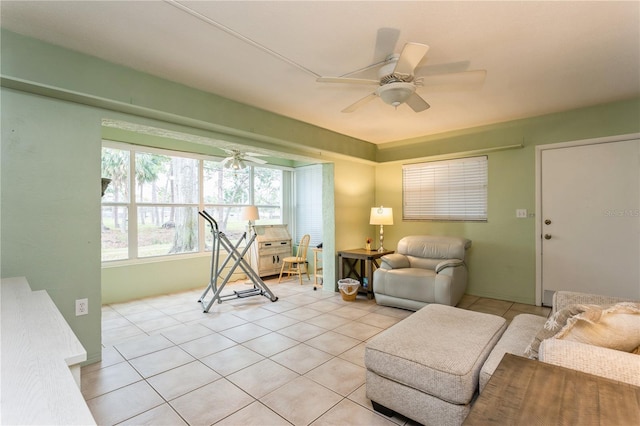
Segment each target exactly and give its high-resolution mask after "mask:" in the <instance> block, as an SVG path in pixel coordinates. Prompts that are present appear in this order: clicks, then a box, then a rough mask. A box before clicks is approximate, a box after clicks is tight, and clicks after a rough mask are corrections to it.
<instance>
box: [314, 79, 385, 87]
mask: <svg viewBox="0 0 640 426" xmlns="http://www.w3.org/2000/svg"><path fill="white" fill-rule="evenodd" d="M316 81H317V82H318V83H348V84H373V85H376V86H377V85H379V84H380V81H378V80H367V79H364V78H348V77H318V78H317V79H316Z"/></svg>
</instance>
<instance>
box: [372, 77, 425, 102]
mask: <svg viewBox="0 0 640 426" xmlns="http://www.w3.org/2000/svg"><path fill="white" fill-rule="evenodd" d="M415 91H416V86H415V85H414V84H412V83H403V82H396V83H389V84H385V85H384V86H380V87H379V88H378V89H377V90H376V94H377V95H378V96H380V98H381V99H382V100H383V101H384V102H385V103H387V104H389V105H391V106H394V107H396V108H397V107H398V105H401V104H403V103H405V102H406V101H407V99H409V97H410V96H411V95H413V93H414V92H415Z"/></svg>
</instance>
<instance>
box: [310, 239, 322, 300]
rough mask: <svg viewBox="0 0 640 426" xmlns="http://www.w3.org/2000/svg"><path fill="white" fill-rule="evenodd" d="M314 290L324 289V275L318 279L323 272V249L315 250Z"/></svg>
mask: <svg viewBox="0 0 640 426" xmlns="http://www.w3.org/2000/svg"><path fill="white" fill-rule="evenodd" d="M311 250H312V251H313V289H314V290H315V289H316V288H322V275H321V276H320V277H318V274H319V273H321V272H322V249H321V248H317V247H315V248H313V249H311Z"/></svg>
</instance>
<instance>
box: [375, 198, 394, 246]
mask: <svg viewBox="0 0 640 426" xmlns="http://www.w3.org/2000/svg"><path fill="white" fill-rule="evenodd" d="M369 224H370V225H380V247H378V251H379V252H383V251H384V247H383V246H382V243H383V241H384V228H383V226H384V225H393V209H392V208H391V207H382V206H380V207H371V216H369Z"/></svg>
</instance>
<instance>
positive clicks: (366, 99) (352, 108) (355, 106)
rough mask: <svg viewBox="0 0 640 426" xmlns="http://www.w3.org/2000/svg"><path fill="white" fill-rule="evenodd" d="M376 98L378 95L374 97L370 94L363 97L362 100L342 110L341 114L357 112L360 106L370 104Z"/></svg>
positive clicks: (373, 94)
mask: <svg viewBox="0 0 640 426" xmlns="http://www.w3.org/2000/svg"><path fill="white" fill-rule="evenodd" d="M376 97H378V95H376V94H375V93H371V94H369V95H367V96H365V97H364V98H362V99H360V100H359V101H356V102H355V103H353V104H351V105H349V106H348V107H346V108H345V109H343V110H342V112H347V113H348V112H353V111H355V110H357V109H358V108H360V107H361V106H362V105H364V104H367V103H369V102H371V101H372V100H373V99H374V98H376Z"/></svg>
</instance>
